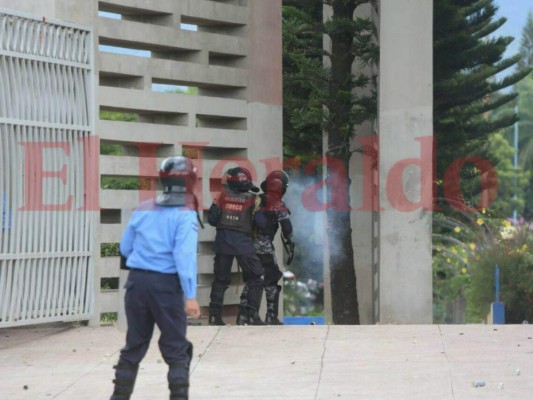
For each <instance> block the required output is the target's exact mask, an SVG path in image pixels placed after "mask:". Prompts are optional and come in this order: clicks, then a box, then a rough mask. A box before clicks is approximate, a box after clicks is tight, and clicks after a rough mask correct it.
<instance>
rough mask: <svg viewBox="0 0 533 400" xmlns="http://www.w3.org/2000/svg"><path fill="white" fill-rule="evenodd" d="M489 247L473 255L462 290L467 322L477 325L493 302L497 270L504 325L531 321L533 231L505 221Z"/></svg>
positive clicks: (527, 227) (532, 315)
mask: <svg viewBox="0 0 533 400" xmlns="http://www.w3.org/2000/svg"><path fill="white" fill-rule="evenodd" d="M505 222H507V221H504V225H505V226H504V228H503V229H501V230H500V232H499V235H498V238H497V239H496V241H495V243H494V245H493V246H491V247H490V248H487V249H484V250H483V251H481V252H480V253H479V254H478V255H477V256H478V258H477V260H476V262H475V263H474V264H473V266H472V268H471V271H470V282H469V285H468V288H467V290H466V298H467V308H466V311H467V321H469V322H479V321H482V320H483V319H484V317H485V316H486V315H487V313H488V311H489V307H490V303H491V302H493V301H495V278H494V268H495V266H496V264H497V265H499V267H500V301H502V302H503V303H505V319H506V322H507V323H521V322H523V321H529V322H533V254H532V253H531V249H533V232H532V231H531V230H530V227H529V226H528V225H527V224H522V225H517V226H512V225H511V224H509V223H508V222H507V224H505Z"/></svg>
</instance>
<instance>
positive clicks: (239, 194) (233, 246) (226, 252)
mask: <svg viewBox="0 0 533 400" xmlns="http://www.w3.org/2000/svg"><path fill="white" fill-rule="evenodd" d="M251 179H252V178H251V174H250V172H249V171H248V170H247V169H245V168H241V167H236V168H231V169H229V170H228V171H227V172H226V174H225V176H224V177H223V181H224V180H225V182H223V188H224V190H223V191H222V193H221V194H220V196H219V197H218V198H217V199H215V201H214V202H213V204H212V205H211V207H210V209H209V214H208V222H209V224H210V225H212V226H215V227H216V228H217V233H216V237H215V244H214V251H215V260H214V274H215V279H214V281H213V284H212V287H211V296H210V297H211V302H210V303H209V325H225V323H224V321H223V320H222V306H223V304H224V292H225V291H226V289H227V288H228V287H229V284H230V283H231V266H232V264H233V259H234V258H236V259H237V262H238V263H239V265H240V267H241V268H242V270H243V275H244V277H245V280H246V281H247V283H248V287H249V290H248V292H247V295H246V299H247V307H246V315H247V318H248V320H249V321H250V324H252V325H263V321H261V319H260V318H259V314H258V311H259V307H260V305H261V297H262V295H263V279H262V275H263V267H262V266H261V261H260V260H259V258H258V256H257V255H256V254H255V251H254V246H253V242H252V219H253V212H254V207H255V202H256V197H257V196H256V195H255V194H253V193H251V192H250V191H251V190H252V191H259V189H258V188H257V187H255V186H254V185H253V184H252V181H251Z"/></svg>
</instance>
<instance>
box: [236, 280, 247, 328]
mask: <svg viewBox="0 0 533 400" xmlns="http://www.w3.org/2000/svg"><path fill="white" fill-rule="evenodd" d="M236 324H237V325H248V285H244V287H243V288H242V293H241V303H240V304H239V313H238V314H237V322H236Z"/></svg>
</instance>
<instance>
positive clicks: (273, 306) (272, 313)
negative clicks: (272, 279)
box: [265, 285, 283, 325]
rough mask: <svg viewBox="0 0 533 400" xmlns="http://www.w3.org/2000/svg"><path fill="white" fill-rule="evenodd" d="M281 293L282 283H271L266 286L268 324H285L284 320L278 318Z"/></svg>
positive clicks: (266, 318) (266, 320) (266, 319)
mask: <svg viewBox="0 0 533 400" xmlns="http://www.w3.org/2000/svg"><path fill="white" fill-rule="evenodd" d="M280 293H281V286H280V285H271V286H267V287H266V288H265V295H266V301H267V313H266V316H265V323H266V324H267V325H283V322H281V321H280V320H279V319H278V311H279V295H280Z"/></svg>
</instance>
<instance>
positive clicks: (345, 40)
mask: <svg viewBox="0 0 533 400" xmlns="http://www.w3.org/2000/svg"><path fill="white" fill-rule="evenodd" d="M353 3H356V2H353V1H346V0H335V1H334V2H333V4H332V9H333V17H332V18H333V23H334V24H335V19H337V18H341V19H353V15H354V11H355V5H354V4H353ZM329 36H330V38H331V57H330V61H331V80H330V84H329V101H328V107H327V108H328V113H329V116H328V123H327V133H328V150H327V153H326V154H327V156H328V157H332V158H335V159H337V160H340V161H342V165H344V168H345V171H338V170H336V169H338V168H334V169H331V168H330V169H329V170H328V173H329V174H330V176H331V178H332V179H334V180H335V181H336V182H339V180H338V179H342V180H344V181H345V182H342V184H343V185H346V186H345V188H346V190H345V193H346V198H345V200H344V199H343V201H342V202H343V203H344V204H338V202H336V203H337V204H334V207H333V208H330V209H329V210H328V211H327V219H328V228H327V232H328V243H329V268H330V274H331V303H332V312H333V323H335V324H339V325H349V324H359V309H358V301H357V286H356V283H357V281H356V276H355V265H354V254H353V244H352V227H351V221H350V196H349V193H350V191H349V189H350V180H349V179H348V165H349V161H350V156H351V153H350V147H349V146H350V139H351V135H352V130H353V126H352V125H353V124H352V122H351V111H352V103H351V98H350V96H349V94H350V93H351V91H352V90H353V87H354V84H353V81H352V66H353V63H354V58H355V57H354V55H353V51H352V45H353V40H354V39H353V35H351V34H347V32H346V31H344V30H343V29H335V30H333V31H332V33H330V35H329ZM347 94H348V96H347Z"/></svg>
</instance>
